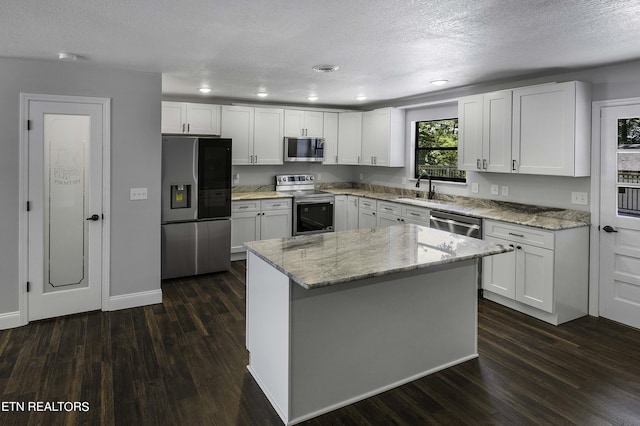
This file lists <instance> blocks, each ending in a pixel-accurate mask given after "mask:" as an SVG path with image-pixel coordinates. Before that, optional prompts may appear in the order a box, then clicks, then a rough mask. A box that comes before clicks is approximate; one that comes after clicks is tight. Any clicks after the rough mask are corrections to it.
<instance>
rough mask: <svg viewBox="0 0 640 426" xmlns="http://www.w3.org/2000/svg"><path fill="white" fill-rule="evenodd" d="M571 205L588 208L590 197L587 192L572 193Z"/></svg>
mask: <svg viewBox="0 0 640 426" xmlns="http://www.w3.org/2000/svg"><path fill="white" fill-rule="evenodd" d="M571 203H572V204H580V205H583V206H586V205H588V204H589V196H588V194H587V193H586V192H572V193H571Z"/></svg>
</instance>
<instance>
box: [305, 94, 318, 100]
mask: <svg viewBox="0 0 640 426" xmlns="http://www.w3.org/2000/svg"><path fill="white" fill-rule="evenodd" d="M307 100H309V101H317V100H318V97H317V96H316V95H311V96H307Z"/></svg>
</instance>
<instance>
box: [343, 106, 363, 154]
mask: <svg viewBox="0 0 640 426" xmlns="http://www.w3.org/2000/svg"><path fill="white" fill-rule="evenodd" d="M361 149H362V113H361V112H341V113H339V114H338V164H352V165H359V164H360V157H361Z"/></svg>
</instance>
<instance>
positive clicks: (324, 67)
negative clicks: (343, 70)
mask: <svg viewBox="0 0 640 426" xmlns="http://www.w3.org/2000/svg"><path fill="white" fill-rule="evenodd" d="M339 69H340V67H339V66H337V65H316V66H314V67H313V70H314V71H315V72H334V71H338V70H339Z"/></svg>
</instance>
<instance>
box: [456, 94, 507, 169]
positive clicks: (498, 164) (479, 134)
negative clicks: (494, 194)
mask: <svg viewBox="0 0 640 426" xmlns="http://www.w3.org/2000/svg"><path fill="white" fill-rule="evenodd" d="M511 96H512V92H511V90H503V91H500V92H493V93H486V94H483V95H474V96H468V97H465V98H462V99H460V100H459V101H458V168H459V169H460V170H471V171H485V172H503V173H510V172H511V111H512V107H511Z"/></svg>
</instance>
